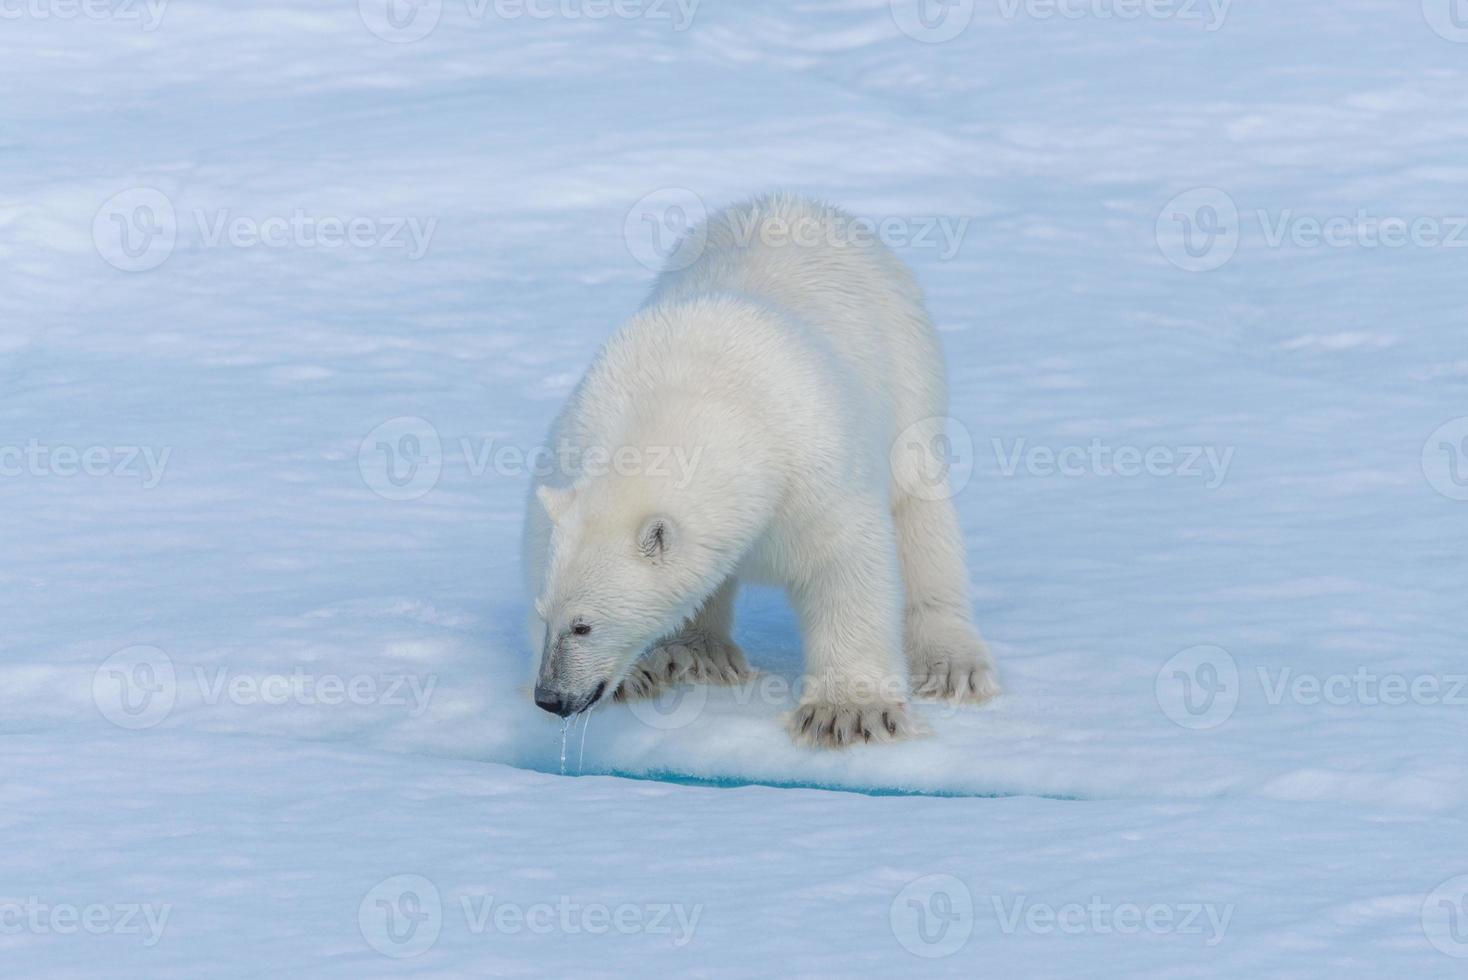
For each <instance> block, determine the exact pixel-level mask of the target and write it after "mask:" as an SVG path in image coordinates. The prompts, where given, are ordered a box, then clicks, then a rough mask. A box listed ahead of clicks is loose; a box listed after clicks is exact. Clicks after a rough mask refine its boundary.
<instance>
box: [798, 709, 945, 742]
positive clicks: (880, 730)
mask: <svg viewBox="0 0 1468 980" xmlns="http://www.w3.org/2000/svg"><path fill="white" fill-rule="evenodd" d="M787 727H788V729H789V731H790V737H791V738H793V739H794V740H795V741H796V743H797V744H800V745H809V746H811V747H812V748H818V749H844V748H847V747H848V746H852V745H859V744H866V743H870V742H896V741H900V740H902V739H905V738H911V737H913V736H914V735H917V734H918V729H917V726H916V725H914V724H913V722H912V719H911V718H910V717H909V715H908V713H907V707H906V706H905V705H903V704H902V703H901V702H898V701H893V702H887V703H875V704H836V703H831V702H826V701H813V702H811V703H809V704H802V705H800V706H799V707H798V708H796V709H795V711H794V713H792V714H791V716H790V721H789V723H788V725H787Z"/></svg>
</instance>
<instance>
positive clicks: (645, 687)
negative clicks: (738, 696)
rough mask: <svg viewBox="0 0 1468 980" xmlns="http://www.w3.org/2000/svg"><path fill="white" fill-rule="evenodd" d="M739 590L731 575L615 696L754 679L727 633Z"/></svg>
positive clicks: (634, 669)
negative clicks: (687, 685)
mask: <svg viewBox="0 0 1468 980" xmlns="http://www.w3.org/2000/svg"><path fill="white" fill-rule="evenodd" d="M738 589H739V585H738V583H737V582H735V580H734V579H732V578H731V579H729V580H728V581H727V582H725V583H724V584H723V585H721V586H719V588H718V589H716V590H715V591H714V594H713V595H711V596H709V598H708V601H707V602H705V603H704V604H703V608H702V609H700V610H699V611H698V613H697V615H695V616H694V617H693V619H692V620H690V621H689V622H688V625H687V626H685V627H684V628H683V629H681V630H679V631H678V632H677V633H675V634H674V635H672V636H670V637H668V638H667V639H665V640H663V641H661V642H659V643H658V644H657V645H656V646H654V647H653V648H652V649H651V650H648V651H647V653H646V654H644V655H643V656H642V658H641V659H639V660H638V661H637V663H635V664H633V665H632V670H631V671H630V672H629V673H628V674H627V678H626V679H625V680H624V681H622V685H621V686H620V687H618V688H617V693H616V699H617V700H618V701H630V700H633V699H635V698H648V697H652V696H654V695H656V694H657V693H658V692H659V691H660V690H662V689H663V688H665V687H671V686H673V685H676V684H685V683H691V684H742V683H743V682H744V681H746V680H748V679H749V678H750V677H752V676H753V672H752V671H751V670H750V669H749V664H748V663H747V662H746V661H745V659H744V651H743V650H741V649H739V645H738V644H736V643H735V642H734V640H733V639H732V638H730V635H729V634H730V631H731V629H732V627H733V624H734V594H735V593H736V592H737V591H738Z"/></svg>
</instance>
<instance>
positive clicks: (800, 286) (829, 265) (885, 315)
mask: <svg viewBox="0 0 1468 980" xmlns="http://www.w3.org/2000/svg"><path fill="white" fill-rule="evenodd" d="M870 231H871V226H869V225H868V226H862V225H859V224H857V223H856V222H855V219H853V218H851V217H850V216H849V215H847V214H846V213H844V212H842V211H840V210H838V209H835V208H833V207H829V206H827V205H825V204H822V203H819V202H815V201H810V200H805V199H802V198H798V197H793V196H786V195H774V196H768V197H763V198H758V199H755V200H753V201H750V202H748V203H745V204H742V205H738V206H735V207H732V208H729V209H727V210H725V211H722V212H719V213H717V214H714V215H712V216H710V217H709V218H708V220H707V221H705V222H703V223H702V224H700V225H699V226H698V227H695V228H693V229H692V230H691V231H690V232H689V233H688V234H687V235H685V236H684V238H683V239H682V240H681V241H680V243H679V244H678V245H677V246H676V248H675V249H674V251H673V252H672V253H671V256H670V258H669V260H668V264H667V268H666V269H665V270H664V271H663V273H662V274H661V275H660V276H659V278H658V280H657V282H656V285H655V286H654V288H653V290H652V293H651V295H650V296H649V297H648V299H647V301H646V303H645V304H644V305H643V306H642V308H641V309H640V311H638V312H637V313H636V314H635V315H634V316H633V317H632V318H631V320H630V321H629V322H628V323H626V324H625V325H624V326H623V327H622V328H621V329H620V330H618V331H617V332H616V333H615V334H614V335H613V336H612V337H611V339H610V340H608V341H607V343H606V344H605V345H604V346H603V347H602V349H601V351H600V352H599V353H598V354H597V356H596V358H595V360H593V362H592V364H591V366H590V367H589V368H588V369H587V372H586V375H585V377H584V378H582V380H581V382H580V384H579V385H578V386H577V387H576V389H575V391H574V392H573V393H572V394H571V396H570V397H569V399H568V401H567V403H566V405H565V407H564V409H563V410H562V411H561V413H560V416H559V418H558V419H557V420H556V422H555V424H554V425H553V427H552V429H551V433H550V438H549V442H548V445H547V448H548V449H549V451H550V452H549V454H548V455H549V458H550V460H552V462H551V464H550V465H548V466H545V467H542V469H543V470H544V471H545V472H544V475H542V476H540V477H539V478H538V479H537V481H536V486H535V487H534V492H533V493H532V494H531V496H530V500H529V503H528V513H527V518H526V534H525V550H526V554H525V566H526V570H527V578H528V588H529V590H530V594H531V596H532V597H533V598H534V600H535V601H534V614H533V616H532V620H531V633H532V637H533V639H532V642H533V643H538V644H539V646H540V669H539V673H538V676H537V680H536V685H535V694H534V697H535V703H536V704H537V705H539V706H540V707H542V708H544V709H545V710H547V711H550V712H553V713H555V714H558V715H561V716H562V717H566V716H569V715H572V714H575V713H578V712H582V711H585V710H587V709H588V708H590V707H591V706H592V705H594V704H596V703H598V702H600V701H602V700H603V699H604V698H607V697H609V696H610V697H614V698H617V699H624V700H625V699H629V698H637V697H645V696H648V695H651V694H654V693H656V692H657V690H658V689H659V688H660V687H661V686H662V685H666V684H672V683H679V682H683V681H698V682H706V683H719V684H732V683H739V682H740V681H742V680H743V679H745V678H746V677H748V676H749V675H750V669H749V667H748V665H747V664H746V662H745V658H744V654H743V653H742V652H741V651H740V649H739V647H738V646H736V645H735V643H734V641H733V639H732V638H731V637H730V626H731V621H732V606H733V603H734V597H735V592H736V590H737V588H738V583H739V582H758V583H766V584H776V585H779V586H782V587H783V588H784V589H785V590H786V591H787V593H788V595H789V597H790V600H791V602H792V605H793V606H794V609H795V611H796V613H797V616H798V619H799V622H800V629H801V633H802V639H803V646H804V656H805V671H804V673H805V676H804V678H803V681H802V685H801V689H800V690H801V694H800V698H799V704H798V705H797V706H796V708H795V710H794V712H793V713H792V715H791V716H790V717H789V719H788V727H789V731H790V733H791V735H792V736H793V738H794V739H795V740H796V741H797V742H800V743H805V744H810V745H816V746H833V747H839V746H846V745H851V744H853V743H856V742H885V741H891V740H895V739H900V738H903V737H905V736H908V735H911V734H913V733H914V732H915V731H916V726H915V723H914V722H913V720H912V719H911V717H910V715H909V713H908V711H907V709H906V703H907V699H908V696H909V693H911V695H913V696H916V697H922V698H938V699H945V700H950V701H960V702H972V703H978V702H982V701H985V700H987V699H989V698H990V697H992V696H994V695H995V694H996V693H998V691H999V685H998V682H997V678H996V674H995V670H994V664H993V660H992V658H991V656H990V654H989V651H988V648H987V647H986V646H985V644H984V641H983V640H982V639H981V638H980V636H979V633H978V630H977V629H976V628H975V626H974V623H973V617H972V613H971V610H970V608H969V582H968V573H967V570H966V568H965V566H964V558H963V539H962V536H961V533H960V531H959V527H958V521H957V518H956V515H955V513H954V509H953V505H952V503H951V502H950V499H949V497H950V494H949V493H948V492H946V488H947V481H946V472H945V470H944V469H943V467H944V465H945V464H946V454H944V453H943V452H942V450H943V449H944V447H945V446H946V443H943V442H941V440H942V438H943V436H942V432H943V429H942V423H943V420H944V417H945V416H946V414H947V411H948V406H947V400H948V396H947V386H946V380H945V371H944V365H943V360H942V355H941V352H940V350H939V345H938V340H937V336H936V333H935V331H934V328H933V325H932V323H931V321H930V320H929V319H928V316H927V313H926V312H925V310H924V307H923V301H922V295H921V293H920V291H919V289H918V287H917V285H916V283H915V282H914V280H913V278H912V276H911V274H910V273H909V272H908V271H907V269H906V268H905V267H904V266H903V265H902V263H901V262H900V261H899V260H898V259H897V257H896V256H895V255H893V254H892V252H891V251H890V250H889V249H887V248H886V247H885V246H884V245H882V244H880V243H879V242H877V241H875V240H874V237H875V236H873V235H872V234H871V233H870ZM935 474H936V475H935Z"/></svg>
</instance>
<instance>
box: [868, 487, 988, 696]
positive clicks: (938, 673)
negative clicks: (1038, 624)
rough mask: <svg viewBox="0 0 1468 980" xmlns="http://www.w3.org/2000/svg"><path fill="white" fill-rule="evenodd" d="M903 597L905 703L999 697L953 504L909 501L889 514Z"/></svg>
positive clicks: (909, 497) (904, 498)
mask: <svg viewBox="0 0 1468 980" xmlns="http://www.w3.org/2000/svg"><path fill="white" fill-rule="evenodd" d="M892 518H893V522H894V523H895V525H896V527H897V553H898V555H899V556H900V557H901V559H902V579H903V582H904V585H905V590H906V594H907V615H906V622H905V623H904V626H903V648H904V650H905V651H906V653H907V665H908V675H909V678H910V682H911V684H912V694H913V697H918V698H933V699H938V700H944V701H960V702H967V703H970V704H979V703H982V702H984V701H987V700H989V699H990V698H992V697H994V695H996V694H998V693H999V677H998V674H997V672H996V671H995V669H994V658H993V656H992V655H991V654H990V653H989V647H988V645H987V644H985V643H984V640H983V638H982V637H980V636H979V631H978V629H977V627H975V626H974V623H973V614H972V612H970V609H969V597H968V571H967V569H965V568H964V563H963V534H962V532H961V531H960V530H959V527H958V517H957V515H956V514H955V513H954V510H953V503H952V502H951V501H950V500H948V499H947V498H943V499H938V500H927V499H923V498H921V497H917V496H913V495H910V494H908V495H904V496H902V497H901V498H899V499H898V501H897V503H896V505H895V506H894V507H893V509H892Z"/></svg>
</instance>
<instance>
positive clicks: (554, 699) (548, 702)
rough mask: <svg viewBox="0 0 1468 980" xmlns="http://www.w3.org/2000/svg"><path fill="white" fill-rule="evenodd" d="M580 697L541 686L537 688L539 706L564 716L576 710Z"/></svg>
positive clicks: (537, 703)
mask: <svg viewBox="0 0 1468 980" xmlns="http://www.w3.org/2000/svg"><path fill="white" fill-rule="evenodd" d="M579 700H580V699H579V698H568V697H566V696H565V695H564V694H558V693H556V692H555V691H546V690H543V689H541V688H538V687H537V688H536V689H535V704H536V706H537V707H539V708H542V709H544V710H546V711H549V712H550V713H551V714H553V715H560V716H561V717H562V718H564V717H566V716H567V715H569V714H572V713H573V712H575V710H576V707H577V704H576V703H577V701H579Z"/></svg>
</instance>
